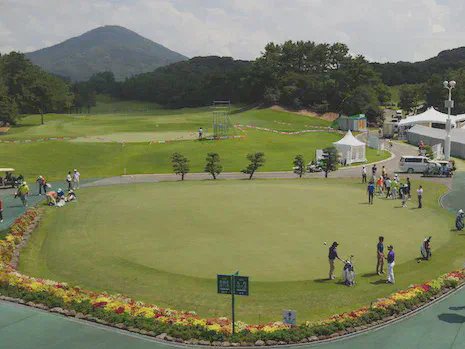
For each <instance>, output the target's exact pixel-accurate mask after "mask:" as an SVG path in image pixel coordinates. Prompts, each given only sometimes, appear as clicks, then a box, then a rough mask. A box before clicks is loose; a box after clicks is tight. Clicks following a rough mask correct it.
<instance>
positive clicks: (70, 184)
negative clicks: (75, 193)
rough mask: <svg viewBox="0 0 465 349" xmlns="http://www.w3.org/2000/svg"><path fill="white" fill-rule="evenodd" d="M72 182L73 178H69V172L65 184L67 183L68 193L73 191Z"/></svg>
mask: <svg viewBox="0 0 465 349" xmlns="http://www.w3.org/2000/svg"><path fill="white" fill-rule="evenodd" d="M72 182H73V177H71V171H69V172H68V175H67V176H66V183H68V191H70V190H71V189H73V186H72Z"/></svg>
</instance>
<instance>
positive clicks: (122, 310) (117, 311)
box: [115, 307, 124, 314]
mask: <svg viewBox="0 0 465 349" xmlns="http://www.w3.org/2000/svg"><path fill="white" fill-rule="evenodd" d="M115 313H116V314H122V313H124V307H119V308H118V309H115Z"/></svg>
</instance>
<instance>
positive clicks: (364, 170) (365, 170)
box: [362, 166, 367, 183]
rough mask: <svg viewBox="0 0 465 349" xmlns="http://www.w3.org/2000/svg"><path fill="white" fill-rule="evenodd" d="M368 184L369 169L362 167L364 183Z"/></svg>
mask: <svg viewBox="0 0 465 349" xmlns="http://www.w3.org/2000/svg"><path fill="white" fill-rule="evenodd" d="M366 182H367V168H366V167H365V166H362V183H366Z"/></svg>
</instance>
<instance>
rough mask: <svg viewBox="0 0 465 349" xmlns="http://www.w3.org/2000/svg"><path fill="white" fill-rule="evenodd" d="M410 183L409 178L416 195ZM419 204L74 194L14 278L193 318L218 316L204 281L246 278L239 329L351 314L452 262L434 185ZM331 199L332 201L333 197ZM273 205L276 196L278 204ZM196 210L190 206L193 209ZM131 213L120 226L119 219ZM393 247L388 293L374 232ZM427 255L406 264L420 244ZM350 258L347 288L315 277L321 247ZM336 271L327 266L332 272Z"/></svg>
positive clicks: (344, 189)
mask: <svg viewBox="0 0 465 349" xmlns="http://www.w3.org/2000/svg"><path fill="white" fill-rule="evenodd" d="M418 184H419V183H418V182H414V183H413V186H414V187H416V186H417V185H418ZM423 185H424V187H425V208H424V209H423V210H416V209H412V208H413V207H414V205H415V203H414V202H409V207H410V209H400V208H397V207H398V206H400V205H399V201H392V200H384V199H383V200H380V199H377V200H376V202H375V205H373V206H368V205H366V204H364V203H365V202H366V193H365V186H364V185H361V184H358V183H356V182H355V181H352V180H327V181H325V180H300V181H299V180H289V181H283V180H276V181H253V182H249V181H228V182H221V181H220V182H213V181H208V182H202V183H199V182H195V183H194V182H185V183H160V184H152V185H131V186H118V187H113V188H96V189H86V190H81V191H80V194H79V200H80V201H79V203H77V204H70V205H67V206H66V207H65V208H64V209H62V210H56V209H49V210H47V216H46V218H45V219H44V221H43V222H42V223H41V226H40V229H39V230H38V231H37V232H35V233H34V236H33V237H32V239H31V240H30V241H29V243H28V246H27V247H26V249H25V250H24V252H23V253H22V257H21V264H20V269H21V271H22V272H24V273H27V274H31V275H35V276H39V277H44V278H52V279H56V280H63V281H68V282H71V283H73V284H78V285H81V286H85V287H88V288H91V289H95V290H108V291H111V292H119V293H124V294H128V295H130V296H133V297H136V298H139V299H142V300H145V301H150V302H154V303H156V304H159V305H161V306H169V307H173V308H176V309H189V310H196V311H198V312H199V313H200V314H201V315H204V316H229V309H230V308H229V307H230V303H229V302H230V299H229V298H228V297H224V296H220V295H217V294H216V291H215V275H216V274H217V273H228V272H233V271H234V270H236V269H239V270H240V272H241V274H242V275H249V276H250V277H251V295H250V297H240V299H239V300H238V308H237V313H238V317H239V319H241V320H244V321H247V322H265V321H272V320H279V319H280V318H281V311H282V309H296V310H297V312H298V317H299V320H300V321H304V320H307V319H312V320H316V319H319V318H322V317H325V316H329V315H331V314H333V313H339V312H342V311H347V310H351V309H353V308H355V307H359V306H363V305H366V304H367V303H369V302H370V301H372V300H374V299H376V298H378V297H382V296H386V295H388V294H390V293H392V292H394V291H395V290H397V289H402V288H405V287H407V286H408V285H410V284H412V283H415V282H423V281H425V280H428V279H430V278H433V277H437V276H438V275H440V274H441V273H443V272H446V271H449V270H451V269H452V268H454V267H456V266H459V265H461V263H462V262H463V255H462V248H461V241H462V239H463V236H458V235H454V234H453V233H451V232H450V227H451V225H452V224H453V216H452V215H451V214H449V213H448V212H446V211H445V210H442V209H440V208H439V206H438V204H437V200H438V198H439V197H440V196H441V195H442V194H443V193H444V192H445V188H444V187H441V186H439V185H437V184H434V183H429V182H428V183H423ZM336 197H337V200H335V199H334V198H336ZM277 198H279V199H277ZM194 203H195V204H194ZM128 217H130V219H128ZM381 234H383V235H385V236H386V243H387V244H389V243H392V244H394V246H395V247H396V252H397V266H396V279H397V284H396V285H395V286H392V285H386V283H385V281H384V280H383V279H381V278H380V277H378V276H376V275H373V271H374V268H375V263H376V257H375V245H376V243H377V237H378V236H379V235H381ZM427 235H433V253H434V258H433V260H432V261H430V262H424V263H421V264H417V263H416V260H415V258H417V257H418V255H419V247H420V243H421V241H422V240H423V238H424V237H425V236H427ZM333 240H337V241H339V243H340V244H341V246H340V248H339V253H340V255H341V256H347V255H349V254H354V255H355V256H356V259H355V263H356V264H355V267H356V271H357V282H358V283H357V285H356V286H355V287H353V288H347V287H345V286H343V285H340V284H338V282H339V281H340V280H336V281H334V282H333V281H325V280H323V279H324V278H325V277H327V272H328V262H327V248H328V246H323V242H324V241H327V242H332V241H333ZM341 269H342V265H341V264H340V263H338V265H337V275H338V276H339V275H340V273H341Z"/></svg>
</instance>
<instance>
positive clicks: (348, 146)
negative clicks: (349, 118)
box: [333, 130, 367, 165]
mask: <svg viewBox="0 0 465 349" xmlns="http://www.w3.org/2000/svg"><path fill="white" fill-rule="evenodd" d="M333 145H334V146H335V147H336V148H337V149H338V150H339V152H340V153H341V154H342V157H341V162H342V163H347V164H348V165H350V164H352V163H355V162H366V161H367V159H366V144H365V143H363V142H360V141H359V140H358V139H357V138H355V137H354V135H353V134H352V132H350V130H349V132H347V134H346V135H345V136H344V138H342V139H341V140H340V141H338V142H334V143H333Z"/></svg>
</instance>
